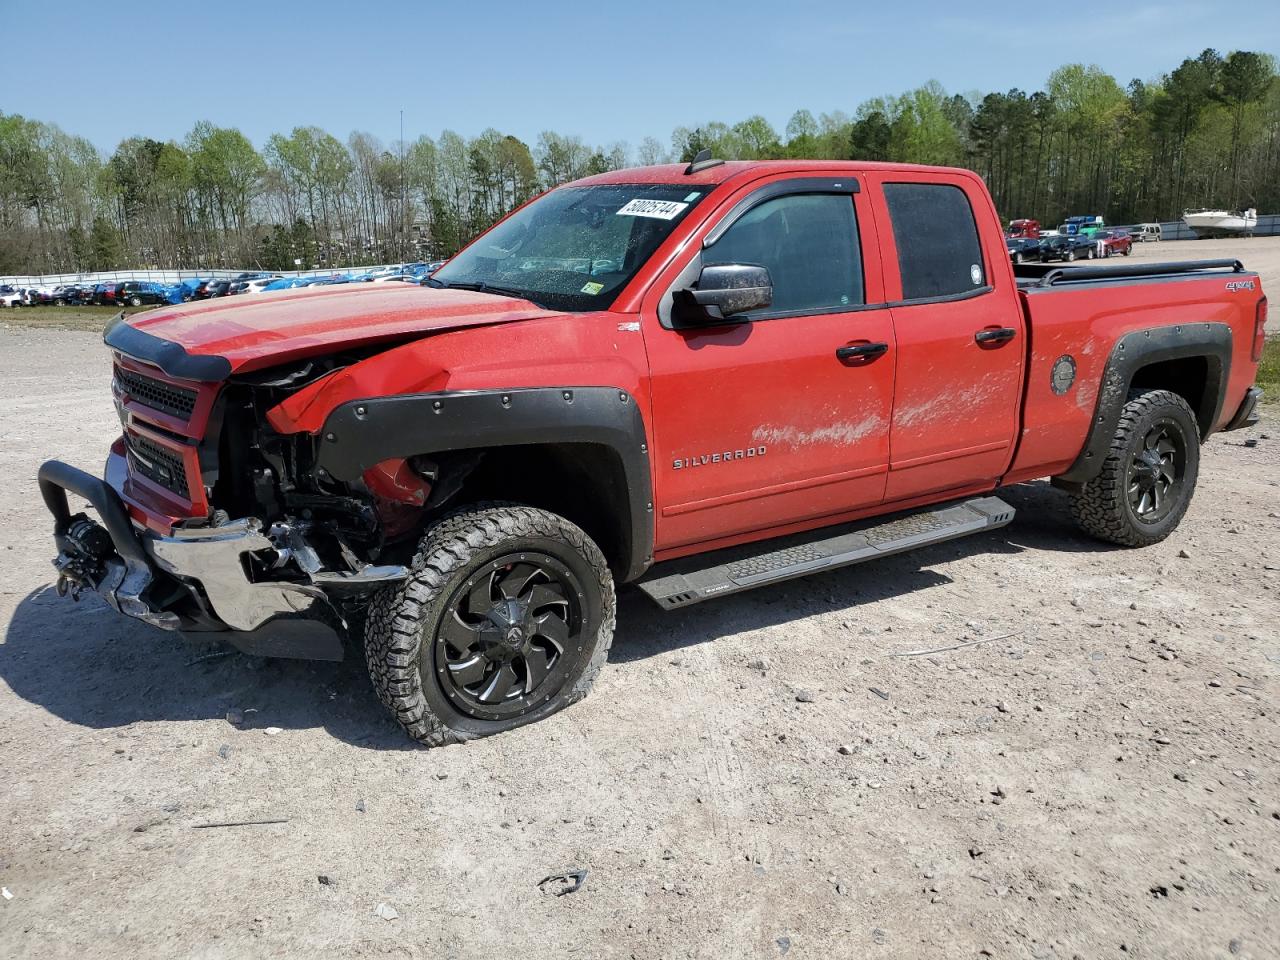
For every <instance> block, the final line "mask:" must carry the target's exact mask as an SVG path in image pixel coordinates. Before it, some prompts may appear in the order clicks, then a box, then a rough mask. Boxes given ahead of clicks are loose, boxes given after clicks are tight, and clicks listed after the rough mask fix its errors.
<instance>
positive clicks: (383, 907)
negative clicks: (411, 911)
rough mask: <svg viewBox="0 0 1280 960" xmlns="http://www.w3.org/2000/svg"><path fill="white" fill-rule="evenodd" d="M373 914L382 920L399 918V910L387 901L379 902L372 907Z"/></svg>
mask: <svg viewBox="0 0 1280 960" xmlns="http://www.w3.org/2000/svg"><path fill="white" fill-rule="evenodd" d="M373 915H374V916H375V917H381V918H382V919H383V920H399V919H400V911H399V910H397V909H396V908H395V907H393V906H392V905H391V904H389V903H380V904H378V905H377V906H376V907H374V908H373Z"/></svg>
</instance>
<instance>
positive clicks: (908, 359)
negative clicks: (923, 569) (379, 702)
mask: <svg viewBox="0 0 1280 960" xmlns="http://www.w3.org/2000/svg"><path fill="white" fill-rule="evenodd" d="M875 180H876V182H877V187H878V189H876V190H875V197H874V201H875V204H876V212H877V217H878V218H879V219H880V220H881V222H882V223H887V224H888V225H889V228H888V229H882V230H881V245H882V250H883V253H884V257H885V285H886V289H887V293H888V296H889V298H890V299H891V300H893V301H894V303H893V327H894V335H895V338H896V341H897V351H896V354H895V358H894V366H895V386H894V405H893V422H892V426H891V428H890V433H889V477H888V482H887V485H886V490H885V499H886V500H888V501H895V500H905V499H909V498H913V497H917V496H922V495H935V496H936V495H938V494H940V493H945V492H946V491H951V490H955V491H956V492H957V493H959V492H961V491H966V490H971V489H974V488H975V487H978V486H993V485H994V483H995V481H996V479H997V478H998V477H1000V476H1001V474H1003V473H1004V471H1005V469H1006V468H1007V467H1008V464H1009V462H1010V459H1011V457H1012V453H1013V448H1014V444H1015V441H1016V439H1017V430H1018V405H1019V401H1020V398H1021V393H1022V371H1023V357H1024V354H1025V351H1026V331H1025V330H1024V328H1023V319H1022V310H1021V307H1020V306H1019V304H1018V299H1017V291H1016V289H1015V287H1014V282H1013V277H1012V272H1011V271H1010V269H1009V268H1008V265H1007V257H1006V256H1005V251H1004V249H1003V244H1002V243H1001V242H1000V234H999V231H997V230H989V231H987V234H986V236H985V238H984V236H983V234H982V233H981V232H980V231H979V230H978V223H979V222H983V223H991V224H994V223H996V220H995V211H994V209H993V208H991V206H990V202H989V200H988V199H987V195H986V192H985V191H984V190H983V189H982V187H981V185H980V183H979V182H978V181H977V180H976V179H971V178H969V177H966V176H964V175H963V174H945V173H937V174H934V173H911V174H908V175H903V174H894V173H892V172H886V173H879V174H877V175H875ZM975 210H976V211H979V215H980V217H981V220H979V218H978V216H975Z"/></svg>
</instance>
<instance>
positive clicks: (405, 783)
mask: <svg viewBox="0 0 1280 960" xmlns="http://www.w3.org/2000/svg"><path fill="white" fill-rule="evenodd" d="M1243 243H1244V241H1237V242H1236V243H1235V245H1236V246H1238V245H1241V244H1243ZM1162 246H1164V247H1168V246H1169V245H1168V244H1164V245H1162ZM1180 246H1187V245H1180ZM1200 246H1202V247H1203V248H1205V253H1206V254H1208V249H1207V248H1208V247H1209V244H1208V243H1207V242H1206V243H1205V244H1203V245H1200ZM1154 247H1155V245H1151V248H1154ZM1148 249H1150V248H1148ZM1143 253H1144V255H1145V253H1146V251H1145V250H1144V251H1143ZM1197 254H1200V250H1199V249H1198V250H1197ZM0 372H2V373H3V378H2V379H0V436H2V437H3V438H4V439H3V443H2V444H0V524H2V526H3V530H4V535H3V539H2V543H3V551H4V552H3V554H2V556H3V558H4V560H5V570H6V573H7V576H6V578H5V580H4V582H3V585H0V638H2V642H0V885H2V886H3V888H4V899H0V956H4V957H82V956H91V957H93V958H95V960H105V958H113V957H120V958H136V957H152V956H155V957H200V958H222V957H228V958H230V957H246V956H268V955H269V956H283V957H294V956H303V955H307V954H318V955H321V956H343V957H406V958H435V957H450V958H484V957H493V956H498V955H508V954H510V955H516V956H518V955H522V954H536V955H547V954H548V953H550V952H551V951H554V952H555V954H556V955H559V956H571V957H637V958H649V957H708V958H724V957H740V956H760V957H775V956H782V955H784V954H786V955H788V956H790V957H822V958H826V957H858V958H867V957H870V958H874V957H885V958H889V957H905V956H913V957H915V956H918V957H939V958H942V957H945V958H956V957H979V956H984V957H985V956H990V957H1028V956H1030V957H1040V958H1045V957H1057V958H1070V957H1077V956H1078V957H1082V958H1094V957H1125V958H1133V957H1150V958H1181V957H1188V958H1191V957H1195V958H1202V957H1231V956H1234V957H1254V958H1263V957H1275V956H1277V948H1276V945H1277V944H1278V943H1280V906H1278V905H1277V904H1278V903H1280V789H1277V774H1278V773H1280V763H1278V759H1280V758H1278V751H1280V731H1278V729H1277V723H1276V717H1277V690H1280V629H1278V628H1280V604H1277V596H1276V591H1277V586H1278V585H1280V575H1278V574H1277V572H1276V570H1277V568H1280V543H1278V541H1277V532H1278V531H1280V496H1278V492H1280V491H1278V490H1277V485H1278V484H1277V478H1280V472H1278V471H1277V467H1278V465H1280V425H1277V423H1276V420H1275V419H1274V413H1275V410H1276V408H1275V407H1271V408H1270V409H1269V411H1268V414H1269V416H1268V419H1266V420H1264V422H1263V424H1262V425H1261V427H1260V428H1255V429H1253V430H1251V431H1246V432H1241V433H1235V434H1231V435H1227V436H1220V437H1215V438H1213V439H1212V440H1211V441H1210V442H1209V443H1208V445H1207V447H1206V449H1205V452H1204V459H1203V464H1202V475H1201V486H1200V491H1199V493H1198V495H1197V497H1196V500H1195V502H1194V503H1193V505H1192V507H1191V510H1190V512H1189V514H1188V515H1187V518H1186V520H1185V521H1184V523H1183V525H1182V527H1181V529H1180V530H1179V531H1178V532H1177V533H1176V534H1175V535H1174V536H1173V537H1171V538H1170V539H1169V540H1168V541H1166V542H1165V543H1163V544H1160V545H1158V546H1156V547H1153V548H1150V549H1147V550H1143V551H1136V552H1135V551H1126V550H1120V549H1111V548H1107V547H1104V546H1102V545H1099V544H1097V543H1094V542H1092V541H1089V540H1087V539H1085V538H1083V537H1082V536H1080V535H1079V534H1077V533H1076V532H1075V530H1074V529H1073V527H1072V526H1071V524H1070V522H1069V520H1068V518H1067V515H1066V510H1065V502H1064V499H1063V497H1062V496H1061V495H1060V494H1059V493H1058V492H1057V491H1054V490H1052V489H1051V488H1050V487H1049V486H1048V485H1047V484H1045V483H1032V484H1026V485H1023V486H1019V487H1016V488H1013V489H1011V490H1008V491H1006V492H1005V493H1004V494H1003V496H1005V498H1006V499H1007V500H1008V502H1009V503H1011V504H1013V505H1014V506H1015V507H1017V509H1018V511H1019V517H1018V519H1017V520H1016V521H1015V522H1014V524H1013V525H1012V526H1010V527H1008V528H1006V529H1004V530H1001V531H997V532H993V533H990V534H986V535H981V536H976V537H972V538H969V539H967V540H961V541H958V542H955V543H952V544H946V545H942V546H938V547H935V548H931V549H928V550H924V551H921V552H918V553H915V554H910V555H906V556H903V557H899V558H895V559H890V560H885V561H882V562H877V563H874V564H868V565H865V566H862V567H858V568H853V569H849V570H845V571H840V572H835V573H830V574H826V575H822V576H817V577H813V578H811V579H808V580H805V581H798V582H793V583H791V584H787V585H783V586H778V587H773V588H767V589H762V590H759V591H757V592H755V593H751V594H747V595H744V596H742V597H740V598H734V599H726V600H724V601H720V602H709V603H705V604H702V605H700V606H697V607H694V608H691V609H689V610H686V611H679V612H675V613H662V612H660V611H658V610H657V609H656V608H654V607H652V606H651V605H650V604H649V602H648V601H647V600H645V599H644V598H642V597H640V596H639V595H638V594H636V593H634V592H629V593H625V594H624V595H623V596H622V598H621V601H620V607H619V631H618V637H617V640H616V642H615V644H614V649H613V656H612V659H611V662H610V664H609V665H608V666H607V667H606V669H605V672H604V674H603V676H602V678H601V681H600V683H599V684H598V685H597V687H596V689H595V691H594V693H593V694H592V695H591V696H590V697H588V699H587V700H586V701H584V702H583V703H581V704H579V705H577V706H575V707H573V708H571V709H570V710H568V711H567V712H565V713H562V714H560V715H558V716H556V717H554V718H553V719H551V720H549V721H547V722H544V723H541V724H537V725H534V726H531V727H525V728H523V729H521V730H518V731H515V732H513V733H509V734H506V735H504V736H501V737H497V738H493V739H489V740H485V741H479V742H474V743H471V744H468V745H465V746H459V747H449V748H445V749H441V750H432V751H427V750H421V749H416V748H413V747H412V746H411V745H410V744H409V743H408V742H407V741H406V740H405V738H404V737H403V736H402V735H401V733H400V732H399V730H398V728H397V727H396V726H395V725H394V723H393V722H392V721H391V720H390V718H389V717H388V716H387V715H386V714H385V713H384V711H383V709H382V708H381V706H380V705H379V704H378V703H377V701H376V699H375V697H374V695H373V692H372V690H371V688H370V685H369V682H368V680H367V678H366V676H365V674H364V672H363V670H362V666H361V663H360V661H359V660H358V659H356V660H350V661H348V662H347V663H345V664H337V665H334V664H309V663H302V662H293V661H264V660H257V659H254V658H251V657H246V656H242V655H239V654H235V655H229V656H220V657H215V658H212V659H201V658H202V657H205V656H206V655H208V654H210V653H217V652H219V651H220V649H221V648H219V647H215V646H198V645H193V644H191V643H189V642H187V641H184V640H181V639H179V638H175V637H173V636H170V635H168V634H165V633H162V632H160V631H157V630H153V629H151V628H148V627H145V626H142V625H140V624H136V623H133V622H131V621H127V620H124V619H122V618H120V617H117V616H115V615H113V614H111V613H110V611H109V610H107V609H106V608H105V606H104V605H103V604H102V603H101V602H99V601H98V600H97V599H96V598H85V599H84V600H82V601H81V602H80V603H79V604H74V603H71V602H70V601H68V600H60V599H58V598H57V597H56V595H54V594H53V592H52V590H51V589H50V583H51V580H52V571H51V568H50V566H49V560H50V558H51V556H52V549H51V543H50V537H49V532H50V531H49V527H50V523H49V518H48V515H47V513H46V512H45V510H44V508H43V506H42V504H41V502H40V498H39V495H38V492H37V489H36V484H35V481H34V475H35V470H36V466H37V464H38V463H39V462H40V461H41V460H42V459H44V458H45V457H48V456H59V457H62V458H65V459H68V460H70V461H71V462H72V463H77V464H80V465H83V466H86V467H92V466H94V465H96V464H98V463H100V462H101V460H102V457H103V455H104V453H105V449H106V446H107V444H108V443H109V441H110V439H111V437H112V436H113V433H114V428H113V424H114V413H113V411H112V407H111V403H110V401H109V398H108V388H107V382H108V378H109V370H108V364H107V362H106V357H105V354H104V352H103V350H102V348H101V344H100V342H99V340H98V339H97V337H96V336H94V335H92V334H88V333H75V332H56V331H23V330H14V329H7V330H4V329H0ZM1250 438H1259V439H1260V442H1259V443H1258V444H1257V445H1256V446H1253V447H1247V446H1245V445H1244V443H1245V441H1246V439H1250ZM971 641H982V642H978V643H971V644H970V645H967V646H963V647H958V648H957V645H958V644H961V643H970V642H971ZM948 647H951V648H953V649H947V650H942V651H940V652H936V653H931V654H929V655H921V656H895V654H903V653H910V652H914V651H919V650H932V649H934V648H948ZM268 820H270V821H283V822H277V823H259V824H255V825H248V826H226V827H208V825H211V824H223V823H228V822H237V821H268ZM572 869H584V870H587V871H588V875H587V877H586V880H585V883H584V884H583V885H582V887H581V889H579V890H578V891H577V892H574V893H571V894H568V895H565V896H560V897H556V896H553V895H551V894H550V893H549V892H544V891H542V890H540V889H539V881H541V880H542V879H543V878H544V877H547V876H549V875H553V874H558V873H563V872H565V871H567V870H572ZM546 886H547V889H548V890H550V889H551V888H553V887H554V886H555V884H548V885H546Z"/></svg>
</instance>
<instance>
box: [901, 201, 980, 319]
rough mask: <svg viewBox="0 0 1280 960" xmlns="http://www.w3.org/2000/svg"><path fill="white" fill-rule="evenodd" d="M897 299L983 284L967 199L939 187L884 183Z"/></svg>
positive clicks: (947, 294) (929, 296) (943, 294)
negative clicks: (895, 256)
mask: <svg viewBox="0 0 1280 960" xmlns="http://www.w3.org/2000/svg"><path fill="white" fill-rule="evenodd" d="M884 198H885V202H886V203H887V205H888V207H889V220H890V221H891V223H892V224H893V241H894V244H895V245H896V246H897V248H898V269H899V272H900V273H901V276H902V299H903V300H931V299H936V298H939V297H955V296H960V295H964V294H971V293H973V292H974V291H975V290H981V289H983V288H984V287H986V285H987V277H986V270H985V268H984V266H983V262H982V246H981V244H980V243H979V240H978V225H977V223H976V221H975V220H974V218H973V208H972V207H971V206H970V205H969V198H968V197H966V196H965V194H964V191H963V190H961V189H960V188H959V187H956V186H952V185H950V184H945V183H886V184H885V185H884Z"/></svg>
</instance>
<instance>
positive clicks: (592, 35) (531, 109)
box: [0, 0, 1280, 150]
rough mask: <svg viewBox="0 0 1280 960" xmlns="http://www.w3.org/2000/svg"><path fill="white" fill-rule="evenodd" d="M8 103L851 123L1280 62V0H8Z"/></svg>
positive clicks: (420, 129) (418, 125) (375, 115)
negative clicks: (1088, 66) (1192, 64)
mask: <svg viewBox="0 0 1280 960" xmlns="http://www.w3.org/2000/svg"><path fill="white" fill-rule="evenodd" d="M0 37H3V38H4V39H5V41H6V42H5V43H4V50H5V53H4V56H3V57H2V58H0V111H3V112H6V113H22V114H25V115H27V116H30V117H33V118H36V119H40V120H46V121H51V122H54V123H57V124H59V125H60V126H62V127H63V128H64V129H66V130H68V131H70V132H73V133H79V134H82V135H84V136H87V137H88V138H89V139H90V140H92V141H93V142H94V143H95V144H97V145H98V146H99V147H100V148H103V149H104V150H110V149H112V148H114V146H115V145H116V143H118V142H119V141H120V140H121V139H122V138H124V137H126V136H129V135H133V134H140V135H147V136H152V137H155V138H157V139H169V138H180V137H182V136H183V135H184V134H185V133H186V132H187V131H188V130H190V128H191V126H192V124H193V123H194V122H195V121H196V120H199V119H207V120H211V121H213V122H214V123H217V124H220V125H226V126H237V127H239V128H240V129H241V130H243V131H244V132H245V133H246V134H247V135H248V136H249V137H250V138H251V139H252V140H253V141H254V142H255V143H257V144H259V145H261V144H262V143H263V142H264V141H265V139H266V138H267V136H268V135H269V134H271V133H272V132H275V131H286V132H287V131H288V130H289V129H291V128H293V127H294V126H298V125H305V124H315V125H317V126H320V127H323V128H324V129H326V130H328V131H330V132H331V133H334V134H336V135H338V136H339V137H341V138H345V137H346V136H347V134H348V133H350V132H351V131H352V130H366V131H368V132H370V133H373V134H374V135H375V136H378V137H380V138H382V139H384V140H387V141H390V140H394V139H396V138H397V137H398V135H399V116H400V113H399V112H400V110H401V109H403V110H404V122H405V135H406V139H413V138H414V137H416V136H418V135H420V134H422V133H426V134H429V135H431V136H433V137H434V136H437V135H438V134H439V132H440V131H441V130H442V129H445V128H451V129H454V130H456V131H458V132H459V133H462V134H465V135H473V134H476V133H479V132H480V131H481V130H483V129H484V128H485V127H489V126H492V127H496V128H497V129H499V130H501V131H503V132H504V133H512V134H514V135H516V136H518V137H520V138H522V139H524V140H526V141H528V142H530V143H533V142H534V141H535V140H536V138H537V135H538V132H539V131H541V130H544V129H553V130H556V131H558V132H562V133H576V134H578V135H580V136H581V137H583V138H584V139H585V140H587V141H588V142H590V143H593V144H595V143H600V144H603V143H609V142H612V141H615V140H627V141H629V142H630V143H631V144H632V145H635V144H636V143H638V142H639V141H640V140H641V139H642V138H643V137H644V136H646V135H648V136H655V137H657V138H658V139H659V140H660V141H662V142H663V143H664V144H666V143H667V141H668V137H669V135H670V131H671V129H672V128H673V127H675V126H677V125H686V126H694V125H696V124H698V123H699V122H703V121H706V120H713V119H715V120H724V121H726V122H730V123H732V122H734V121H737V120H740V119H742V118H744V117H746V116H749V115H750V114H753V113H761V114H763V115H764V116H765V117H766V118H767V119H768V120H770V121H771V122H772V123H773V124H774V125H775V126H776V127H777V128H778V129H779V130H781V129H782V128H783V126H784V125H785V124H786V121H787V118H788V117H789V116H790V115H791V113H792V112H793V111H794V110H796V109H797V108H799V107H807V108H808V109H810V110H812V111H813V112H814V114H815V115H816V114H819V113H821V112H823V111H831V110H844V111H846V112H849V113H852V112H853V110H854V108H855V107H856V106H857V104H858V103H859V102H860V101H862V100H864V99H866V98H868V97H872V96H877V95H880V94H885V93H899V92H902V91H904V90H907V89H909V88H911V87H914V86H918V85H920V84H922V83H924V82H925V81H927V80H930V79H936V80H938V81H939V82H941V83H942V84H943V86H944V87H946V88H947V89H948V90H950V91H953V92H970V91H982V92H987V91H990V90H1007V89H1009V88H1012V87H1021V88H1023V89H1027V90H1031V89H1036V88H1037V87H1039V86H1040V85H1042V84H1043V83H1044V81H1045V78H1046V77H1047V76H1048V74H1049V73H1050V71H1051V70H1053V69H1054V68H1055V67H1057V66H1059V65H1061V64H1063V63H1068V62H1073V61H1078V62H1084V63H1097V64H1098V65H1100V66H1101V67H1103V68H1104V69H1106V70H1108V71H1110V72H1111V73H1113V74H1114V75H1115V76H1116V77H1117V78H1118V79H1119V80H1120V81H1121V83H1127V82H1128V81H1129V80H1130V79H1132V78H1134V77H1140V78H1143V79H1150V78H1153V77H1155V76H1157V75H1159V74H1160V73H1163V72H1166V71H1167V70H1169V69H1171V68H1172V67H1174V66H1176V65H1177V63H1178V62H1179V61H1180V60H1181V59H1182V58H1183V57H1185V56H1190V55H1195V54H1197V53H1199V51H1200V50H1202V49H1204V48H1205V47H1209V46H1212V47H1216V48H1218V49H1219V50H1222V51H1223V52H1226V51H1228V50H1232V49H1250V50H1261V51H1264V52H1269V53H1276V54H1280V0H1257V2H1254V0H1233V2H1231V3H1215V2H1210V0H1203V2H1186V0H1164V2H1155V0H1127V2H1122V3H1116V4H1114V5H1111V6H1104V5H1103V4H1100V3H1096V2H1093V0H1090V2H1077V3H1058V4H1052V5H1045V4H1036V3H1033V2H1030V0H1024V2H1020V3H1004V2H991V0H987V2H981V3H957V2H954V0H952V2H939V0H921V2H910V0H901V2H898V3H883V2H877V3H859V2H855V0H843V2H840V0H815V2H804V0H791V2H789V3H778V2H776V0H775V2H769V3H766V2H759V0H737V2H734V3H723V4H710V3H706V2H702V3H696V2H692V0H686V2H682V3H671V2H667V0H641V2H637V3H609V2H608V0H595V2H591V3H583V2H576V0H575V2H552V0H542V2H536V0H534V2H530V0H526V2H514V3H513V2H507V0H494V2H488V3H485V2H476V0H471V2H452V3H441V2H434V0H432V2H419V3H405V2H393V3H368V4H365V5H359V4H348V3H333V2H329V0H311V2H307V3H295V2H284V0H259V2H257V3H245V2H241V0H225V2H218V3H214V4H200V5H199V6H197V5H196V4H189V3H181V2H178V3H173V2H169V3H153V2H127V0H126V2H117V3H102V2H101V0H96V2H82V0H57V2H56V3H49V2H48V0H45V2H40V3H35V2H30V0H0Z"/></svg>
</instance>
